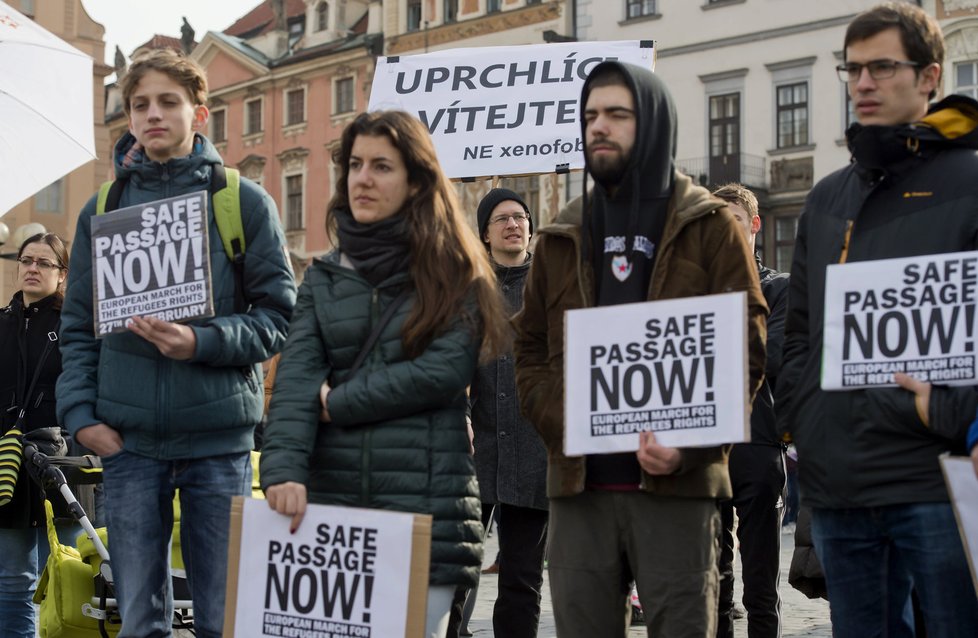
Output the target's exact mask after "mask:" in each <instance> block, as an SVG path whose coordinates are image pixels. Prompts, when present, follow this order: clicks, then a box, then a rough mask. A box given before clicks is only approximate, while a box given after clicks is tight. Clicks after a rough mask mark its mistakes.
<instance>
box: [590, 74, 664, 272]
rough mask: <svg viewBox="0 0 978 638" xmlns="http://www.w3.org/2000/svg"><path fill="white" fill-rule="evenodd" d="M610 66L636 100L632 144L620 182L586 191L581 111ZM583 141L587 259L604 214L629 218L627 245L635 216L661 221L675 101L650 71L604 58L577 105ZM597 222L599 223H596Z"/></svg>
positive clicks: (634, 233)
mask: <svg viewBox="0 0 978 638" xmlns="http://www.w3.org/2000/svg"><path fill="white" fill-rule="evenodd" d="M608 70H617V71H618V72H619V73H621V75H622V76H624V78H625V82H626V84H627V86H628V89H629V91H631V93H632V97H633V98H634V101H635V105H634V108H635V143H634V144H633V146H632V150H631V152H630V154H629V157H628V161H627V163H626V166H625V170H624V172H623V174H622V178H621V182H620V183H619V184H617V185H613V186H617V188H615V193H614V196H612V195H610V193H609V191H608V185H607V184H602V183H600V182H596V183H595V186H594V190H593V191H592V192H591V193H588V185H587V184H588V180H587V179H586V178H587V176H589V175H590V167H589V166H588V161H587V133H586V130H585V129H586V123H585V120H584V109H585V107H586V105H587V100H588V96H589V95H590V93H591V84H592V81H593V79H594V78H596V77H598V75H600V74H602V73H603V72H605V71H608ZM578 112H579V113H580V118H581V139H583V140H584V141H585V142H584V148H585V152H584V172H585V179H584V180H583V182H584V193H583V202H582V203H583V219H582V234H583V238H584V242H583V247H584V249H583V250H582V254H581V258H582V259H583V260H585V261H591V259H590V257H591V252H592V251H593V246H592V245H591V233H592V228H591V226H592V222H593V220H594V219H598V220H601V219H602V218H603V217H604V216H606V215H616V216H627V217H628V232H627V234H626V236H625V245H626V246H629V247H630V246H632V242H633V239H634V237H635V235H636V228H637V227H638V225H639V220H638V217H639V215H656V216H659V217H661V218H662V219H661V220H660V227H661V221H662V220H664V216H665V211H666V207H667V205H668V202H669V197H670V195H671V194H672V190H673V186H674V179H675V172H674V160H675V157H676V129H677V118H676V105H675V103H674V102H673V101H672V96H671V95H670V94H669V90H668V89H667V88H666V86H665V84H664V83H663V82H662V80H661V79H660V78H658V77H657V76H656V75H655V74H653V73H652V71H650V70H648V69H645V68H642V67H639V66H635V65H632V64H624V63H622V62H616V61H606V62H602V63H601V64H599V65H597V66H596V67H594V70H592V71H591V73H590V74H589V75H588V77H587V80H585V81H584V87H583V88H582V90H581V104H580V109H579V111H578ZM598 223H599V224H601V222H600V221H599V222H598Z"/></svg>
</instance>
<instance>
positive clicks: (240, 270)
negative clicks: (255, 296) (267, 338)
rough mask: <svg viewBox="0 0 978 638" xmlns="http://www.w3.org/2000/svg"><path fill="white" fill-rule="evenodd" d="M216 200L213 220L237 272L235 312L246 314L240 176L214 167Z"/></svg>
mask: <svg viewBox="0 0 978 638" xmlns="http://www.w3.org/2000/svg"><path fill="white" fill-rule="evenodd" d="M211 191H212V193H213V195H212V198H213V200H214V221H215V223H217V230H218V232H219V233H220V234H221V242H222V243H223V244H224V252H226V253H227V255H228V259H230V260H231V267H232V268H233V270H234V311H235V312H245V311H246V310H247V309H248V303H247V302H246V301H245V298H244V265H245V262H244V256H245V233H244V224H243V223H242V222H241V173H239V172H238V171H237V170H236V169H233V168H225V167H224V165H223V164H218V165H216V166H215V167H214V173H213V175H212V176H211Z"/></svg>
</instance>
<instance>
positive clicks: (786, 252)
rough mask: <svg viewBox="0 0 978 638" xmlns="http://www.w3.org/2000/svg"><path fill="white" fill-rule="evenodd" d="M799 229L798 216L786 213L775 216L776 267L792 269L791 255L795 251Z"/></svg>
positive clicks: (778, 268)
mask: <svg viewBox="0 0 978 638" xmlns="http://www.w3.org/2000/svg"><path fill="white" fill-rule="evenodd" d="M797 231H798V218H797V217H796V216H794V215H785V216H781V217H775V218H774V251H775V252H774V269H775V270H779V271H781V272H790V271H791V257H792V255H793V254H794V252H795V233H796V232H797Z"/></svg>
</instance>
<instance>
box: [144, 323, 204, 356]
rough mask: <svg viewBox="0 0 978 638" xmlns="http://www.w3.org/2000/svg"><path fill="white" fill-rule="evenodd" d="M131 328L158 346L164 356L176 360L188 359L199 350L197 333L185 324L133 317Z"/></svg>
mask: <svg viewBox="0 0 978 638" xmlns="http://www.w3.org/2000/svg"><path fill="white" fill-rule="evenodd" d="M129 330H131V331H132V332H133V334H135V335H137V336H140V337H142V338H143V339H145V340H146V341H149V342H150V343H151V344H153V345H154V346H156V349H157V350H159V351H160V354H162V355H163V356H164V357H169V358H170V359H175V360H176V361H186V360H188V359H190V358H191V357H193V356H194V352H196V351H197V335H195V334H194V331H193V329H192V328H190V327H189V326H185V325H183V324H179V323H173V322H171V321H161V320H159V319H157V318H155V317H133V318H132V322H131V323H130V324H129Z"/></svg>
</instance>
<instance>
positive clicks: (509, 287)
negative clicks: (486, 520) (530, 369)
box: [470, 259, 549, 510]
mask: <svg viewBox="0 0 978 638" xmlns="http://www.w3.org/2000/svg"><path fill="white" fill-rule="evenodd" d="M530 263H531V262H530V259H527V261H526V262H525V263H523V264H520V265H519V266H512V267H506V266H500V265H499V264H495V270H496V281H497V286H498V288H499V292H500V294H502V295H503V297H505V299H506V305H507V310H508V313H509V314H510V315H512V314H514V313H516V312H518V311H519V310H520V309H521V308H522V307H523V286H524V285H525V284H526V275H527V273H528V272H529V271H530ZM470 404H471V406H472V430H473V432H474V435H475V437H474V440H473V446H474V447H475V470H476V474H477V475H478V477H479V492H480V495H481V498H482V502H483V503H506V504H507V505H515V506H517V507H532V508H534V509H538V510H545V509H547V508H548V507H549V503H548V501H547V450H546V448H545V447H544V446H543V440H542V439H541V438H540V435H539V434H537V431H536V429H535V428H534V427H533V424H532V423H530V422H529V421H527V420H526V419H525V418H523V415H522V414H520V403H519V398H518V397H517V394H516V362H515V360H514V358H513V353H511V352H510V353H507V354H504V355H500V356H499V357H497V358H496V360H495V361H492V362H490V363H488V364H486V365H484V366H480V367H479V369H478V370H477V371H476V374H475V378H474V379H473V380H472V389H471V393H470Z"/></svg>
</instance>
